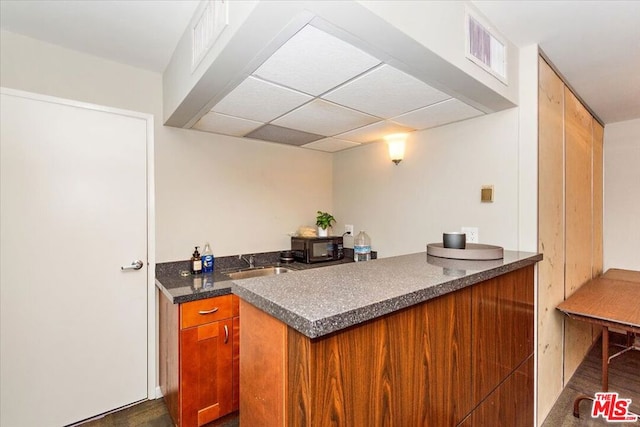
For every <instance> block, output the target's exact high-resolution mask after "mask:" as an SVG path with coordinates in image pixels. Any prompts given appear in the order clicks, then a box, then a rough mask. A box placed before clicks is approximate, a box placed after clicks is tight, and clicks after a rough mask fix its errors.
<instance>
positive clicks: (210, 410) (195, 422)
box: [160, 295, 240, 427]
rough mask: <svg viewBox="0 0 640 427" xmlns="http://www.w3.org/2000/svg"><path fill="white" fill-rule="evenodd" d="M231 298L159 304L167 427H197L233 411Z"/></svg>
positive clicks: (235, 348) (234, 319)
mask: <svg viewBox="0 0 640 427" xmlns="http://www.w3.org/2000/svg"><path fill="white" fill-rule="evenodd" d="M234 298H235V297H233V296H232V295H225V296H222V297H215V298H208V299H204V300H199V301H193V302H188V303H184V304H173V303H171V302H170V301H169V300H168V299H167V298H165V297H164V296H163V297H162V298H161V303H160V387H161V390H162V393H163V395H164V399H165V401H166V403H167V408H168V410H169V413H170V415H171V417H172V418H173V421H174V422H175V424H176V425H178V426H180V427H192V426H202V425H204V424H207V423H209V422H211V421H213V420H215V419H216V418H219V417H221V416H223V415H226V414H228V413H230V412H233V411H234V410H237V409H238V374H237V369H236V367H235V365H237V360H238V359H239V340H238V334H239V329H238V328H239V325H240V323H239V316H238V303H237V299H236V300H235V301H234Z"/></svg>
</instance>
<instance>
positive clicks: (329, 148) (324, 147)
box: [302, 138, 361, 153]
mask: <svg viewBox="0 0 640 427" xmlns="http://www.w3.org/2000/svg"><path fill="white" fill-rule="evenodd" d="M359 145H361V144H359V143H357V142H351V141H344V140H342V139H337V138H324V139H321V140H319V141H315V142H311V143H309V144H305V145H303V146H302V147H303V148H310V149H312V150H319V151H326V152H328V153H335V152H336V151H342V150H346V149H347V148H353V147H357V146H359Z"/></svg>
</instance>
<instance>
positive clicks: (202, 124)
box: [193, 112, 262, 136]
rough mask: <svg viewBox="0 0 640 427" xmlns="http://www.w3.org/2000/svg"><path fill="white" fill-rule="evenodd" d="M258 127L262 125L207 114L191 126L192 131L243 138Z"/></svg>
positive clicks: (211, 113) (222, 115) (250, 121)
mask: <svg viewBox="0 0 640 427" xmlns="http://www.w3.org/2000/svg"><path fill="white" fill-rule="evenodd" d="M260 126H262V123H259V122H254V121H252V120H245V119H240V118H237V117H231V116H225V115H224V114H218V113H213V112H209V113H207V114H205V115H204V116H202V118H201V119H200V120H198V121H197V122H196V124H195V125H193V129H198V130H202V131H205V132H214V133H221V134H223V135H232V136H244V135H246V134H247V133H249V132H251V131H252V130H254V129H256V128H259V127H260Z"/></svg>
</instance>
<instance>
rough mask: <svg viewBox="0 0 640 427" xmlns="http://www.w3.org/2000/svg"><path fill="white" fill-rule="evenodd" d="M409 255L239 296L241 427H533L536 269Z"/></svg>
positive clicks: (250, 284)
mask: <svg viewBox="0 0 640 427" xmlns="http://www.w3.org/2000/svg"><path fill="white" fill-rule="evenodd" d="M541 259H542V255H540V254H534V253H525V252H513V251H505V253H504V259H501V260H495V261H460V260H449V259H443V258H435V257H431V256H427V254H426V253H418V254H412V255H404V256H398V257H393V258H385V259H379V260H375V261H370V262H365V263H355V264H345V265H340V266H334V267H328V268H322V269H317V270H309V271H300V272H293V273H289V274H286V275H281V276H280V277H265V278H255V279H247V280H242V281H238V282H235V283H234V284H233V285H232V292H233V293H235V294H237V295H238V296H239V297H240V313H241V316H242V324H243V327H242V329H241V331H240V346H241V348H242V351H241V353H240V425H248V426H296V427H297V426H308V427H319V426H383V425H385V426H465V427H471V426H489V425H508V426H527V427H530V426H532V425H533V411H534V410H533V384H534V377H533V371H534V369H533V366H534V365H533V349H534V347H533V337H534V336H533V328H534V266H535V263H536V262H537V261H540V260H541Z"/></svg>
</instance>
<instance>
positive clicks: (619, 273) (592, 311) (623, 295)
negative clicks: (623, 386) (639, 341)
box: [558, 269, 640, 417]
mask: <svg viewBox="0 0 640 427" xmlns="http://www.w3.org/2000/svg"><path fill="white" fill-rule="evenodd" d="M558 310H560V311H562V312H563V313H565V314H566V315H567V316H569V317H570V318H572V319H577V320H581V321H584V322H589V323H592V324H595V325H600V326H602V390H601V391H608V389H609V360H608V359H609V328H610V327H613V328H616V329H622V330H624V331H626V332H627V333H640V271H632V270H621V269H611V270H608V271H607V272H606V273H605V274H603V275H602V276H600V277H598V278H596V279H592V280H590V281H589V282H587V283H585V284H584V285H583V286H582V287H581V288H579V289H578V290H577V291H576V292H575V293H574V294H573V295H571V296H570V297H569V298H567V299H566V300H565V301H564V302H562V303H561V304H560V305H559V306H558ZM583 398H590V397H586V396H585V397H583ZM583 398H578V399H577V400H576V403H575V404H574V415H575V416H576V417H577V416H578V414H577V406H578V404H579V401H580V400H582V399H583Z"/></svg>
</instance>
